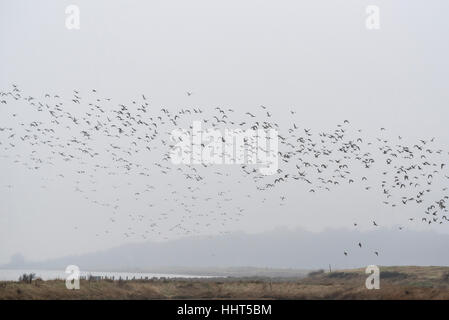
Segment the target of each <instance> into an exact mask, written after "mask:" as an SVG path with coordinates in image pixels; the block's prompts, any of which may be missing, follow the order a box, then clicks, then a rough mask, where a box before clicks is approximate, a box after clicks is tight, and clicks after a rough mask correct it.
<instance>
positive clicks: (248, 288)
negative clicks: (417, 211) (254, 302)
mask: <svg viewBox="0 0 449 320" xmlns="http://www.w3.org/2000/svg"><path fill="white" fill-rule="evenodd" d="M366 277H367V275H366V274H365V272H364V270H363V269H354V270H339V271H336V272H332V273H313V274H311V275H309V276H308V277H306V278H303V279H290V280H288V281H287V280H285V279H284V280H282V279H271V280H270V279H259V280H257V279H236V278H227V279H193V280H187V279H175V280H148V281H141V280H135V281H108V280H102V281H86V280H83V281H81V289H80V290H72V291H69V290H67V289H66V287H65V283H64V281H60V280H53V281H41V280H34V281H33V282H32V283H31V284H28V283H20V282H0V299H231V298H232V299H449V268H448V267H381V288H380V290H367V289H366V288H365V280H366Z"/></svg>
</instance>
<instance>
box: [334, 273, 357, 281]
mask: <svg viewBox="0 0 449 320" xmlns="http://www.w3.org/2000/svg"><path fill="white" fill-rule="evenodd" d="M327 277H328V278H332V279H351V278H356V277H358V275H357V274H356V273H352V272H332V273H329V274H328V275H327Z"/></svg>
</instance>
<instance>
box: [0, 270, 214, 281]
mask: <svg viewBox="0 0 449 320" xmlns="http://www.w3.org/2000/svg"><path fill="white" fill-rule="evenodd" d="M24 273H26V274H30V273H35V274H36V277H37V278H41V279H42V280H55V279H65V278H66V277H67V275H68V274H66V273H65V270H26V269H0V281H18V280H19V277H20V276H21V275H23V274H24ZM89 275H92V276H101V277H107V278H112V277H114V279H115V280H118V279H119V278H120V277H121V278H122V279H124V280H126V278H128V279H129V280H131V279H132V278H133V277H135V278H136V279H141V278H142V279H145V278H146V277H148V278H207V276H192V275H183V274H164V273H143V272H142V273H140V272H105V271H84V272H83V271H81V272H80V276H81V277H88V276H89Z"/></svg>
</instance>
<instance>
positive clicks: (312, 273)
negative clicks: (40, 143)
mask: <svg viewBox="0 0 449 320" xmlns="http://www.w3.org/2000/svg"><path fill="white" fill-rule="evenodd" d="M322 274H324V270H323V269H320V270H317V271H312V272H309V274H308V275H307V276H309V277H315V276H319V275H322Z"/></svg>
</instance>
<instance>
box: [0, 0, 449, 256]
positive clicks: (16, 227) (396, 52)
mask: <svg viewBox="0 0 449 320" xmlns="http://www.w3.org/2000/svg"><path fill="white" fill-rule="evenodd" d="M70 4H75V5H78V6H79V8H80V22H81V24H80V27H81V28H80V30H68V29H67V28H66V26H65V19H66V14H65V8H66V6H68V5H70ZM367 5H377V6H378V7H379V9H380V29H379V30H368V29H367V28H366V27H365V20H366V17H367V14H366V12H365V9H366V6H367ZM447 12H449V3H448V2H447V1H445V0H441V1H437V0H430V1H418V0H416V1H415V0H395V1H381V0H375V1H360V0H315V1H256V0H248V1H237V0H228V1H206V0H192V1H181V0H173V1H162V0H161V1H153V0H151V1H126V2H124V1H110V0H109V1H106V0H98V1H21V0H19V1H9V0H8V1H1V3H0V43H1V46H0V47H1V49H0V70H1V72H0V91H7V90H11V85H12V84H17V85H19V86H20V89H21V90H23V92H24V93H25V95H32V96H39V97H43V95H44V94H45V93H47V92H49V93H51V94H59V95H61V96H71V95H72V94H73V90H74V89H75V90H78V91H80V92H81V93H86V95H87V93H88V92H91V90H92V89H93V88H95V89H97V91H98V92H99V94H100V95H101V96H102V97H109V98H112V99H113V101H114V104H113V107H116V106H117V105H118V104H119V103H129V101H131V100H132V99H136V98H139V97H140V96H141V94H142V93H144V94H145V95H146V96H147V97H149V98H150V101H151V106H154V108H158V109H159V108H161V107H167V108H169V109H170V108H175V109H176V108H183V107H188V106H189V107H192V106H195V107H201V108H202V109H204V110H213V109H214V108H215V107H217V106H223V107H226V108H228V107H229V108H230V107H232V108H234V109H235V110H237V111H241V113H242V114H243V113H245V112H247V111H251V112H253V110H257V108H258V107H259V106H260V105H265V106H269V107H270V108H271V111H272V112H273V116H275V117H276V121H278V122H279V124H280V125H281V127H282V124H285V125H286V126H287V125H290V121H291V114H290V110H294V111H296V118H295V119H296V120H295V121H297V123H298V124H300V125H301V126H303V127H306V128H312V129H313V130H314V131H315V132H318V131H319V130H332V128H334V127H335V126H336V125H337V124H339V123H342V121H343V120H344V119H348V120H349V121H350V123H351V126H352V127H353V128H354V131H355V129H358V128H362V129H363V130H364V136H367V137H371V138H372V139H375V137H377V135H378V134H379V128H380V127H385V128H387V129H388V130H387V132H386V133H383V136H384V137H386V138H388V139H390V138H396V137H397V136H398V135H401V136H403V137H404V139H407V141H410V142H411V143H413V141H416V140H417V139H426V140H428V139H430V138H432V137H435V138H436V141H435V148H441V149H443V150H445V154H446V158H447V151H448V144H449V136H448V134H447V132H448V131H447V120H448V119H449V107H448V106H449V81H448V80H449V79H448V76H449V62H448V59H447V57H449V42H448V41H447V39H448V33H449V32H448V31H449V20H448V18H447ZM186 91H191V92H193V95H192V96H191V97H187V95H186ZM104 107H105V108H109V107H108V106H107V105H105V106H104ZM1 108H5V109H4V110H0V127H4V126H19V124H18V123H19V122H20V121H25V122H31V121H33V120H34V119H35V118H34V117H36V116H37V117H40V116H41V115H37V114H36V113H33V112H29V111H27V110H29V109H27V105H26V104H25V102H20V103H16V104H14V105H13V104H8V105H7V106H4V105H1ZM6 108H17V113H20V117H19V118H20V119H15V118H14V117H12V116H11V115H12V113H14V111H13V110H14V109H6ZM111 108H112V106H111ZM62 138H70V136H69V135H67V136H64V137H62ZM26 151H29V150H25V149H20V148H19V149H16V150H14V152H12V153H8V154H6V152H5V151H4V150H3V149H1V153H0V156H2V157H1V158H0V165H1V168H2V169H1V170H0V182H1V185H0V199H1V204H0V263H3V262H7V261H8V260H9V257H10V256H11V255H12V254H14V253H16V252H20V253H22V254H24V255H25V256H26V257H28V258H30V259H34V260H43V259H47V258H53V257H59V256H65V255H72V254H80V253H86V252H91V251H96V250H102V249H106V248H111V247H114V246H118V245H122V244H124V243H128V242H139V241H144V240H143V239H142V238H141V237H129V238H124V237H123V233H124V232H126V231H127V230H128V228H130V227H131V228H133V230H134V229H135V230H137V229H138V228H139V227H142V228H143V229H142V230H140V231H139V232H140V233H141V232H143V231H144V230H145V229H144V227H143V226H141V225H140V223H139V222H137V221H135V220H132V217H131V218H129V214H132V215H135V214H143V215H145V217H146V218H148V217H150V218H149V219H151V217H152V216H154V217H155V219H156V217H157V216H158V215H160V214H161V212H166V211H167V212H171V211H169V210H170V209H172V207H170V203H167V201H164V197H165V196H166V195H167V193H168V190H170V191H172V190H173V189H170V188H168V187H167V186H166V184H167V183H172V184H173V185H178V184H179V185H181V184H182V180H183V178H181V177H178V178H176V177H171V178H170V179H172V180H167V179H166V178H165V177H161V176H160V175H155V176H151V177H148V180H149V181H147V182H145V181H142V180H139V181H137V178H136V180H133V181H132V182H135V183H136V184H137V183H143V184H145V183H148V184H151V185H154V186H156V189H157V190H156V191H155V193H154V194H153V195H152V196H151V197H150V199H149V201H150V202H152V204H153V205H154V207H152V208H151V209H148V207H142V206H141V205H140V204H136V203H135V202H133V200H132V199H131V198H129V199H127V200H124V201H123V202H122V203H121V204H122V206H121V209H120V211H119V212H118V213H117V215H118V218H117V219H118V221H119V223H117V224H115V225H111V224H110V223H109V218H110V214H111V212H110V208H106V207H101V206H100V207H99V206H98V205H94V204H92V202H91V201H86V200H85V199H83V198H82V197H80V196H79V195H78V194H76V193H74V191H73V183H72V182H71V183H68V182H66V180H57V179H56V178H55V176H56V175H57V174H59V173H61V172H64V173H65V176H66V177H67V180H70V181H72V180H75V179H76V175H74V174H72V173H70V172H71V171H70V168H66V167H59V168H58V169H55V168H54V167H45V168H42V170H39V172H31V171H30V170H26V169H25V168H24V167H23V166H20V165H18V164H17V163H14V162H13V160H11V159H14V157H16V156H17V154H22V155H23V156H24V157H26V155H27V154H28V153H26ZM156 152H157V151H156ZM5 156H7V157H5ZM155 157H159V158H160V154H156V155H155ZM104 161H105V163H107V161H108V159H107V158H105V159H104ZM148 162H154V161H153V158H151V159H150V158H148ZM61 166H62V164H61ZM72 169H73V168H72ZM72 171H73V170H72ZM376 172H377V171H376ZM373 175H374V176H373V177H372V178H373V179H374V180H376V179H377V180H378V179H380V177H377V176H375V175H376V174H375V173H373ZM95 179H98V181H99V182H98V183H99V186H98V189H99V191H98V193H96V194H93V193H92V194H90V195H91V198H93V197H98V201H100V202H102V201H106V200H105V199H107V200H108V201H109V200H111V201H112V199H113V197H114V196H115V195H112V194H109V193H108V192H109V191H107V190H109V189H107V188H106V187H107V186H109V184H110V183H112V182H111V181H110V180H108V179H109V178H107V177H104V176H98V177H95ZM102 179H103V180H102ZM117 179H119V180H120V179H122V178H120V177H119V178H117ZM139 179H140V178H139ZM123 181H125V179H123ZM232 181H233V180H232V179H230V180H229V181H228V182H227V183H228V184H226V183H225V186H224V187H225V188H229V189H232V192H234V193H235V194H236V198H235V199H234V200H233V202H231V204H224V206H223V208H224V210H225V211H226V210H227V209H229V210H230V208H231V206H232V207H233V208H235V206H236V205H240V206H242V207H244V208H245V214H244V216H242V217H240V218H239V220H238V221H233V222H230V223H229V224H226V226H224V227H220V226H215V225H214V224H213V222H212V224H211V225H210V226H208V227H204V228H201V230H200V231H199V232H198V234H209V235H217V234H220V233H222V232H233V231H242V232H247V233H255V232H264V231H268V230H271V229H272V228H275V227H291V228H303V229H305V230H312V231H323V230H325V229H326V228H330V227H332V228H350V227H351V226H352V224H353V222H355V221H357V222H358V223H359V226H360V228H361V230H362V231H363V230H371V229H372V228H373V226H372V220H376V221H377V222H378V223H379V224H380V225H382V226H385V227H389V228H394V227H397V226H400V225H404V223H405V222H404V221H407V219H408V217H415V216H416V217H420V215H421V214H422V210H421V208H418V207H414V206H408V207H404V208H402V207H401V208H395V209H392V208H389V207H385V206H384V205H383V204H382V199H383V198H382V195H381V194H380V195H379V194H377V193H369V192H368V193H367V192H364V190H363V188H360V186H356V185H355V186H342V187H341V188H339V189H335V190H333V191H332V192H329V193H320V194H317V195H315V194H310V193H309V192H308V188H307V186H304V185H298V186H297V187H296V186H295V187H291V186H290V187H281V188H279V189H278V190H276V191H273V193H271V194H269V195H267V199H268V200H267V201H266V202H264V203H262V202H261V199H259V198H257V197H253V198H251V199H248V198H247V199H245V198H244V197H240V198H239V197H238V196H237V195H243V194H244V193H245V192H247V190H248V188H250V186H248V185H246V184H244V183H243V184H242V185H236V184H234V183H233V182H232ZM447 181H448V180H442V181H438V182H436V186H435V188H440V189H441V187H444V184H446V185H447ZM102 184H103V185H102ZM6 185H12V186H13V187H12V188H7V187H5V186H6ZM43 185H44V186H45V189H43V188H42V186H43ZM103 187H104V188H103ZM215 187H216V188H217V190H219V186H214V184H212V185H211V187H210V188H215ZM220 187H221V186H220ZM131 188H132V187H131V186H129V185H128V186H127V185H126V184H125V183H124V184H123V185H122V186H121V187H120V188H119V191H118V192H120V193H126V192H128V191H130V190H131ZM178 191H179V192H181V191H180V190H178ZM208 191H211V189H208ZM202 195H206V192H205V193H203V194H202ZM280 196H285V197H286V198H287V199H288V200H289V201H287V202H286V203H285V204H284V205H283V206H282V207H279V201H277V200H274V199H279V197H280ZM108 197H109V198H108ZM237 199H238V204H237ZM435 199H436V198H435ZM203 205H204V207H205V208H206V207H207V204H201V203H199V204H198V206H200V207H201V206H203ZM170 214H171V216H170V217H169V218H168V220H167V221H166V222H165V225H164V227H160V231H161V232H162V234H157V233H152V234H148V238H147V239H148V240H157V241H165V240H169V239H174V238H176V237H178V236H179V235H177V234H176V233H174V232H169V229H170V227H171V226H172V225H176V224H178V223H179V219H180V216H182V213H179V212H174V213H173V212H171V213H170ZM217 214H218V213H217ZM198 221H200V222H202V220H201V218H198ZM193 222H194V220H192V223H193ZM75 227H76V228H77V229H75ZM407 228H410V229H411V230H421V231H430V232H435V233H448V231H449V229H448V224H443V225H437V226H427V225H425V224H420V223H416V224H410V225H407ZM106 231H108V233H107V234H106ZM139 232H137V233H139ZM140 233H139V234H140ZM392 241H394V239H392ZM414 245H416V244H414ZM448 245H449V244H448ZM316 249H317V250H320V248H316ZM439 254H441V252H439V251H438V252H435V255H436V256H437V255H439Z"/></svg>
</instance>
